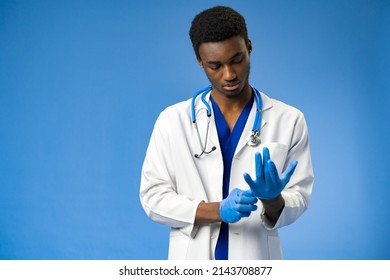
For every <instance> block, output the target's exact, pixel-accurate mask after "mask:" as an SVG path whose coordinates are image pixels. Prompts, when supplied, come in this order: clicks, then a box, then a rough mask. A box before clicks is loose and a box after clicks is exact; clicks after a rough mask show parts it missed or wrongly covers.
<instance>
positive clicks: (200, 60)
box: [196, 56, 203, 68]
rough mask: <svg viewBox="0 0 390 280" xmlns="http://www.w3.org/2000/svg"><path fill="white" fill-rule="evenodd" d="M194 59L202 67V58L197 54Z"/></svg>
mask: <svg viewBox="0 0 390 280" xmlns="http://www.w3.org/2000/svg"><path fill="white" fill-rule="evenodd" d="M196 60H197V61H198V63H199V65H200V67H202V68H203V61H202V59H201V58H200V57H199V56H197V57H196Z"/></svg>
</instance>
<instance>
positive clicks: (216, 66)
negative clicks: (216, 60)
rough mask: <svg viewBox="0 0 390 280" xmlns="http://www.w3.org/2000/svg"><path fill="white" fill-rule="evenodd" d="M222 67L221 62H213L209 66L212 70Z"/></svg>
mask: <svg viewBox="0 0 390 280" xmlns="http://www.w3.org/2000/svg"><path fill="white" fill-rule="evenodd" d="M220 67H221V64H211V65H210V66H209V68H210V69H211V70H214V71H215V70H218V69H219V68H220Z"/></svg>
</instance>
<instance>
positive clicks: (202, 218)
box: [195, 202, 221, 225]
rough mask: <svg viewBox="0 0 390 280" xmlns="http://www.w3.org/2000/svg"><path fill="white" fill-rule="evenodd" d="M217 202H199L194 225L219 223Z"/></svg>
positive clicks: (218, 205) (218, 204)
mask: <svg viewBox="0 0 390 280" xmlns="http://www.w3.org/2000/svg"><path fill="white" fill-rule="evenodd" d="M219 207H220V203H219V202H201V203H199V205H198V208H197V210H196V216H195V225H202V224H211V223H218V222H221V216H220V212H219Z"/></svg>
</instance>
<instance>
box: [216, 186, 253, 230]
mask: <svg viewBox="0 0 390 280" xmlns="http://www.w3.org/2000/svg"><path fill="white" fill-rule="evenodd" d="M256 202H257V198H256V197H254V196H253V194H252V191H251V190H247V191H243V190H240V189H234V190H232V191H231V193H230V194H229V195H228V197H227V198H225V199H224V200H222V201H221V205H220V207H219V214H220V216H221V219H222V221H223V222H225V223H235V222H238V221H239V220H241V218H244V217H249V215H250V214H251V212H252V211H255V210H256V209H257V206H256V205H254V204H255V203H256Z"/></svg>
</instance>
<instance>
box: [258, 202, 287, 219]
mask: <svg viewBox="0 0 390 280" xmlns="http://www.w3.org/2000/svg"><path fill="white" fill-rule="evenodd" d="M261 202H262V204H263V207H264V211H265V215H266V216H267V218H268V220H269V221H270V222H271V223H272V225H275V224H276V222H277V221H278V219H279V217H280V214H281V213H282V211H283V208H284V205H285V201H284V198H283V196H282V195H279V196H277V197H276V198H274V199H272V200H261Z"/></svg>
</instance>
